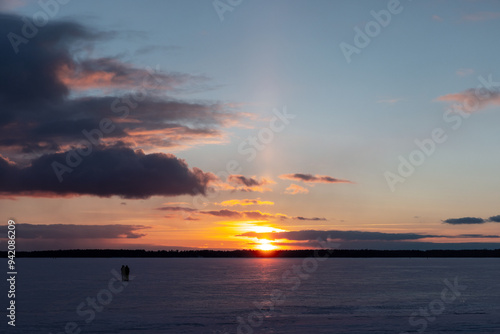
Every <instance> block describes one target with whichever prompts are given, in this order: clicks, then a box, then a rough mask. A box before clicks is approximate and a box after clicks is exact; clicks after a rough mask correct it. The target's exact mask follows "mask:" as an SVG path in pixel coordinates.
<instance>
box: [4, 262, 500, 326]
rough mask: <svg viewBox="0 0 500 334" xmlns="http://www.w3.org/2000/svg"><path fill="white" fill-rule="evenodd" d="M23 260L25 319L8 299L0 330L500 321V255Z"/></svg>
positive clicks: (20, 301)
mask: <svg viewBox="0 0 500 334" xmlns="http://www.w3.org/2000/svg"><path fill="white" fill-rule="evenodd" d="M122 264H127V265H128V266H129V267H130V269H131V273H130V275H131V278H133V279H131V280H130V281H129V282H128V284H127V285H124V284H123V283H122V282H121V281H120V277H119V272H120V267H121V265H122ZM17 269H18V275H17V282H16V327H15V328H14V327H11V326H8V325H7V321H8V318H6V316H5V314H7V311H4V315H2V318H3V321H2V325H1V326H0V328H1V329H2V330H1V332H2V333H4V332H7V333H44V334H48V333H53V334H56V333H210V334H229V333H231V334H233V333H297V334H298V333H301V334H303V333H364V334H366V333H406V332H408V333H416V332H419V331H422V332H427V333H500V289H499V285H500V280H499V277H500V259H471V258H464V259H462V258H458V259H457V258H455V259H446V258H444V259H443V258H431V259H425V258H424V259H420V258H419V259H415V258H412V259H408V258H389V259H373V258H372V259H349V258H336V259H327V260H325V261H317V260H315V259H313V258H309V259H303V258H295V259H277V258H269V259H243V258H233V259H213V258H188V259H181V258H175V259H173V258H168V259H166V258H164V259H161V258H159V259H138V258H133V259H131V258H113V259H23V258H21V259H17ZM7 290H8V286H7V284H6V281H4V284H3V291H5V292H7ZM6 297H7V296H6V293H5V294H4V298H3V300H4V302H3V304H4V305H7V304H6V303H7V302H8V301H7V298H6ZM3 309H4V310H5V307H4V308H3Z"/></svg>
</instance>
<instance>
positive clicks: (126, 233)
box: [3, 223, 150, 239]
mask: <svg viewBox="0 0 500 334" xmlns="http://www.w3.org/2000/svg"><path fill="white" fill-rule="evenodd" d="M148 228H150V227H149V226H144V225H119V224H117V225H74V224H47V225H45V224H40V225H38V224H24V223H19V224H16V230H17V231H18V232H19V233H18V236H17V238H19V239H123V238H126V239H137V238H141V237H143V236H145V235H146V234H144V233H139V231H141V230H144V229H148ZM3 229H5V231H7V228H6V226H3ZM5 234H7V232H5Z"/></svg>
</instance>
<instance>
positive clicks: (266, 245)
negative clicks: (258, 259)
mask: <svg viewBox="0 0 500 334" xmlns="http://www.w3.org/2000/svg"><path fill="white" fill-rule="evenodd" d="M257 242H258V243H259V244H258V245H256V248H257V249H259V250H262V251H270V250H275V249H277V248H278V246H275V245H273V244H272V243H271V240H267V239H258V240H257Z"/></svg>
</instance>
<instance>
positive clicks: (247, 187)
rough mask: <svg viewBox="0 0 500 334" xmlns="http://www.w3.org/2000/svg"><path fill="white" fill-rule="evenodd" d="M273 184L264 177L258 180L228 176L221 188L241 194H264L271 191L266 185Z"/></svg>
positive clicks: (241, 176) (234, 175)
mask: <svg viewBox="0 0 500 334" xmlns="http://www.w3.org/2000/svg"><path fill="white" fill-rule="evenodd" d="M275 183H276V182H274V181H273V180H271V179H267V178H264V177H263V178H261V179H260V180H259V179H257V178H256V177H246V176H243V175H237V174H233V175H229V176H228V178H227V183H226V184H224V185H222V188H223V189H226V190H233V191H243V192H266V191H271V190H272V189H271V188H269V187H268V185H271V184H275Z"/></svg>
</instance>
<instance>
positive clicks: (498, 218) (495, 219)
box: [488, 215, 500, 223]
mask: <svg viewBox="0 0 500 334" xmlns="http://www.w3.org/2000/svg"><path fill="white" fill-rule="evenodd" d="M488 220H489V221H490V222H495V223H500V215H497V216H492V217H490V218H488Z"/></svg>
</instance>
